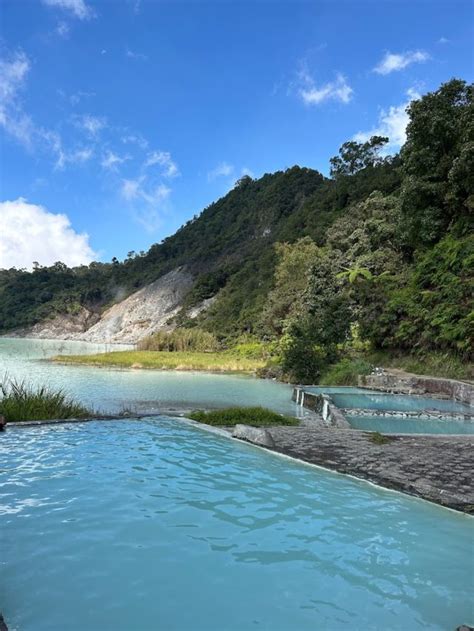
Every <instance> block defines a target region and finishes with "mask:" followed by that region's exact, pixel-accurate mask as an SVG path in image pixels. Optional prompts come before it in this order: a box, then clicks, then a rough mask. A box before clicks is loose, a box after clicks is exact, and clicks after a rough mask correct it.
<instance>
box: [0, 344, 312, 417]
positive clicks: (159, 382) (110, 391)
mask: <svg viewBox="0 0 474 631" xmlns="http://www.w3.org/2000/svg"><path fill="white" fill-rule="evenodd" d="M114 348H115V347H114ZM105 350H111V349H110V346H108V347H106V346H105V345H98V344H88V343H86V342H70V341H69V342H64V341H58V340H28V339H6V338H0V377H3V375H4V373H5V372H6V373H8V374H9V375H10V376H12V377H16V378H18V379H20V380H21V379H26V380H27V381H28V383H33V384H39V385H44V384H47V385H51V386H53V387H54V388H64V389H65V390H66V391H67V392H69V393H70V394H71V395H73V396H74V397H77V399H79V401H81V402H82V403H85V404H86V405H88V406H91V407H93V408H95V409H97V410H99V411H103V412H107V413H111V414H114V413H117V412H120V411H121V410H122V409H123V408H126V409H129V410H133V411H136V412H137V413H142V412H156V411H161V410H171V409H173V410H176V411H181V410H189V409H195V408H219V407H226V406H233V405H237V406H240V405H246V406H253V405H261V406H264V407H268V408H271V409H272V410H275V411H276V412H280V413H282V414H291V415H294V416H298V417H304V416H307V415H308V414H309V413H308V411H307V410H305V409H304V408H302V407H301V406H297V405H296V403H294V402H293V401H292V400H291V394H292V386H289V385H287V384H282V383H278V382H275V381H271V380H269V379H257V378H256V377H251V376H247V375H222V374H211V373H203V372H178V371H171V370H170V371H161V370H132V369H114V368H96V367H93V366H70V365H68V366H64V365H61V364H55V363H54V362H51V361H47V359H48V358H49V357H51V356H53V355H58V354H68V353H70V354H71V353H77V354H79V353H84V354H87V353H96V352H100V351H105Z"/></svg>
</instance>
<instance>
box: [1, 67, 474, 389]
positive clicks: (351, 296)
mask: <svg viewBox="0 0 474 631" xmlns="http://www.w3.org/2000/svg"><path fill="white" fill-rule="evenodd" d="M407 113H408V117H409V123H408V126H407V130H406V136H407V140H406V143H405V145H404V146H403V147H402V148H401V150H400V152H399V153H398V154H396V155H387V152H386V149H387V141H388V139H387V138H384V137H380V136H374V137H372V138H370V139H369V140H368V141H367V142H362V143H359V142H355V141H349V142H346V143H344V144H343V145H342V147H341V148H340V150H339V154H338V155H337V156H335V157H334V158H332V159H331V161H330V163H331V171H330V177H329V178H326V177H324V176H323V175H321V174H320V173H318V172H316V171H313V170H311V169H307V168H300V167H296V166H295V167H292V168H290V169H287V170H286V171H284V172H277V173H274V174H265V175H264V176H263V177H262V178H260V179H258V180H253V179H252V178H250V177H248V176H246V177H244V178H242V179H241V180H240V181H239V182H238V183H237V184H236V186H235V188H234V189H233V190H232V191H230V192H229V193H228V194H227V195H226V196H225V197H223V198H222V199H220V200H218V201H217V202H215V203H214V204H211V205H210V206H209V207H208V208H206V209H205V210H204V211H203V212H202V213H201V215H199V216H198V217H195V218H194V219H192V220H191V221H189V222H187V224H186V225H185V226H183V227H182V228H180V229H179V230H178V231H177V232H176V234H174V235H173V236H171V237H169V238H167V239H165V240H164V241H163V242H162V243H159V244H155V245H153V246H152V247H151V248H150V250H149V251H148V252H147V253H140V254H138V255H137V254H136V253H134V252H130V253H129V256H128V257H127V259H126V260H125V261H124V262H122V263H120V262H119V261H117V260H115V259H114V260H112V262H111V263H107V264H102V263H92V264H91V265H89V266H82V267H78V268H74V269H69V268H67V267H66V266H65V265H63V264H62V263H57V264H56V265H54V266H51V267H48V268H46V267H41V266H36V269H35V270H34V271H33V272H32V273H28V272H26V271H22V270H15V269H10V270H0V332H6V331H8V330H11V329H12V328H14V327H22V326H27V325H30V324H33V323H35V322H37V321H38V320H41V319H44V318H47V317H52V316H54V315H55V314H56V313H65V312H66V313H77V312H78V311H79V310H81V309H83V308H87V309H88V310H89V311H90V312H101V311H102V310H103V309H105V308H106V307H107V306H108V305H110V304H112V303H113V302H115V301H117V300H119V299H121V298H123V297H125V296H126V295H128V294H130V293H132V292H134V291H136V290H137V289H138V288H139V287H141V286H143V285H144V284H146V283H149V282H151V281H154V280H156V279H157V278H158V277H160V276H161V275H162V274H164V273H166V272H169V271H170V270H171V269H174V268H176V267H178V266H181V265H184V266H187V269H189V270H192V272H193V274H194V276H195V282H194V285H193V287H192V289H191V290H190V292H189V293H188V295H187V296H186V298H185V301H184V304H183V308H182V309H181V312H180V313H179V314H178V315H177V316H176V317H175V318H174V321H173V323H172V324H174V325H177V326H178V327H179V329H180V331H181V332H180V333H177V334H176V339H174V341H173V340H171V338H170V337H169V335H165V336H164V337H163V335H162V334H159V335H157V336H152V338H150V339H149V340H148V341H146V342H144V343H143V344H144V345H145V346H144V348H145V347H146V348H148V349H156V350H158V351H166V350H169V351H172V352H171V353H168V354H166V355H163V356H160V355H159V354H157V355H150V356H142V357H141V358H140V359H128V360H127V361H125V360H121V361H125V363H118V364H117V363H115V362H116V361H118V359H119V358H118V354H115V353H114V354H113V355H112V354H109V355H110V357H108V355H105V356H103V358H102V359H100V360H99V359H97V360H96V363H97V364H105V365H131V364H133V363H137V364H142V365H143V366H144V367H150V368H152V367H155V368H176V367H178V366H179V367H181V368H183V369H188V370H189V369H197V370H214V369H217V370H228V368H227V367H226V366H228V365H229V363H230V364H235V363H236V360H235V359H234V358H231V356H230V355H229V354H228V353H229V349H230V348H234V349H235V348H236V347H237V346H238V345H239V344H240V341H239V338H240V337H241V336H242V335H245V336H249V339H251V340H252V341H250V342H246V343H244V345H245V344H247V351H249V352H250V353H251V352H253V351H256V352H259V351H260V350H261V349H262V348H263V349H268V348H270V349H271V350H270V353H269V357H260V358H257V357H247V359H248V360H249V361H250V360H252V361H253V360H254V362H255V363H254V364H253V365H252V366H251V368H250V370H255V369H257V368H259V367H260V368H261V369H263V367H264V366H265V365H266V364H268V363H270V364H271V369H272V370H273V371H274V372H273V374H275V375H276V376H283V377H284V378H286V379H288V380H290V381H297V382H313V383H314V382H317V381H319V380H321V379H322V380H325V381H328V380H330V379H331V380H333V379H335V380H339V382H342V383H350V382H351V381H353V380H354V375H355V374H356V370H355V367H354V365H353V362H354V361H358V360H359V358H362V361H366V362H367V363H368V364H375V365H380V364H382V365H383V366H394V365H396V364H397V362H398V363H399V364H400V366H399V367H401V368H405V369H406V370H409V371H414V372H418V373H419V372H422V373H429V374H438V375H440V376H449V377H458V378H459V377H460V378H469V376H468V373H469V370H470V369H469V365H472V364H470V362H472V357H473V355H472V352H473V348H474V332H473V313H472V290H473V285H474V275H473V274H474V272H473V270H474V235H473V230H472V228H473V223H472V218H473V212H472V211H473V209H474V177H473V173H474V136H473V133H474V132H473V130H474V86H473V85H470V84H467V83H466V82H464V81H461V80H458V79H452V80H451V81H449V82H447V83H445V84H443V85H442V86H441V87H440V88H439V89H438V90H436V91H435V92H432V93H428V94H426V95H425V96H423V97H422V98H420V99H417V100H415V101H413V102H412V103H411V104H410V105H409V107H408V110H407ZM209 298H213V302H212V304H211V305H210V306H209V308H208V309H207V310H204V311H202V312H201V313H199V315H198V316H197V317H195V318H193V319H191V318H190V317H189V313H190V309H191V308H193V307H196V306H198V305H200V303H201V302H202V301H203V300H207V299H209ZM190 329H196V333H195V334H194V335H193V334H191V333H189V330H190ZM182 331H185V332H184V333H183V332H182ZM204 332H207V333H208V334H209V335H210V337H209V338H206V337H205V336H204ZM262 343H263V344H262ZM248 344H250V346H251V345H252V344H257V347H254V349H253V351H251V349H250V348H249V347H248ZM260 345H261V346H260ZM218 349H223V350H222V352H219V355H218V356H216V357H214V358H212V354H213V353H215V351H216V350H218ZM174 351H185V354H186V353H189V354H191V355H193V354H194V352H195V351H199V352H200V351H212V352H210V353H208V352H205V353H203V355H204V357H203V358H202V360H201V359H200V360H199V361H198V362H197V363H193V361H192V360H191V358H190V357H187V358H186V357H183V358H178V357H177V356H176V355H175V353H174ZM241 351H242V352H236V351H235V350H234V354H235V355H236V356H237V357H238V358H239V362H237V363H243V349H241ZM150 352H153V351H150ZM265 352H266V350H265ZM372 356H374V357H375V358H377V357H380V358H381V361H378V360H377V359H375V360H372ZM222 357H224V364H223V365H222V364H221V360H222ZM275 357H277V358H278V360H279V367H275V365H274V364H275V363H276V360H275ZM406 357H413V358H414V360H413V361H412V360H411V359H409V360H407V361H406V362H405V359H404V358H406ZM434 357H444V358H445V359H444V360H442V361H441V362H438V361H435V360H432V359H431V358H434ZM105 358H107V359H105ZM397 358H400V360H399V359H397ZM78 361H80V362H81V363H87V361H88V360H86V359H84V358H80V359H78ZM341 361H342V362H343V363H342V365H341V364H340V362H341ZM344 362H345V363H344ZM146 363H147V365H146ZM402 364H404V365H402ZM216 365H217V366H218V367H217V368H216ZM463 366H464V368H463ZM328 367H329V368H328ZM359 368H360V369H362V370H365V369H366V368H364V367H363V366H362V365H359ZM240 369H241V366H240V365H239V366H238V367H237V370H240ZM243 370H246V369H245V368H244V369H243ZM328 370H329V371H330V374H329V375H327V374H326V375H324V373H325V372H326V373H327V372H328ZM331 371H332V374H331ZM466 373H467V374H466ZM270 374H272V372H270ZM333 383H334V382H333Z"/></svg>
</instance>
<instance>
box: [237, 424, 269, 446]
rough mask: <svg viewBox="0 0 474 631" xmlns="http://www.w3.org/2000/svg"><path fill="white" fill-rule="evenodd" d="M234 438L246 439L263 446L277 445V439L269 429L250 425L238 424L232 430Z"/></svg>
mask: <svg viewBox="0 0 474 631" xmlns="http://www.w3.org/2000/svg"><path fill="white" fill-rule="evenodd" d="M232 437H233V438H238V439H239V440H246V441H247V442H249V443H253V444H254V445H260V446H261V447H269V448H273V447H275V441H274V440H273V436H272V435H271V434H270V432H269V431H268V429H264V428H262V427H251V426H250V425H242V424H237V425H236V426H235V427H234V431H233V432H232Z"/></svg>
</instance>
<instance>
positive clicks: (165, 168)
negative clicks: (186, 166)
mask: <svg viewBox="0 0 474 631" xmlns="http://www.w3.org/2000/svg"><path fill="white" fill-rule="evenodd" d="M155 165H159V166H160V167H162V171H161V174H162V175H163V176H164V177H176V176H177V175H179V169H178V167H177V165H176V163H175V162H174V161H173V159H172V158H171V154H170V153H169V152H168V151H152V152H151V153H149V154H148V156H147V158H146V160H145V162H144V164H143V166H144V168H145V169H147V168H149V167H152V166H155Z"/></svg>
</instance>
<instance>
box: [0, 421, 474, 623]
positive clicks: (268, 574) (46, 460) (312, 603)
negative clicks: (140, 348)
mask: <svg viewBox="0 0 474 631" xmlns="http://www.w3.org/2000/svg"><path fill="white" fill-rule="evenodd" d="M0 463H1V464H0V529H1V533H2V546H1V557H2V559H1V560H2V580H1V582H0V603H1V608H2V611H3V613H4V615H5V617H6V620H7V623H8V624H9V625H10V628H11V629H17V630H18V631H56V630H57V631H64V630H66V629H67V630H68V631H76V630H77V631H79V630H80V631H84V630H85V629H87V630H88V631H89V630H90V631H96V630H97V631H99V630H100V631H108V630H110V631H112V630H113V631H125V630H127V631H131V630H134V631H135V630H137V631H151V630H153V631H160V630H166V631H169V630H176V631H190V630H192V631H199V630H202V631H204V630H205V631H213V630H216V631H226V630H228V631H246V630H250V629H265V630H272V631H273V630H276V631H278V630H280V631H290V630H291V631H305V630H311V631H314V630H315V629H319V630H321V631H326V630H331V631H333V630H339V629H345V628H347V629H356V630H362V629H363V630H364V631H365V630H366V629H372V630H379V629H390V630H396V629H400V630H403V631H406V630H410V631H418V630H421V629H423V630H426V629H430V630H440V631H441V630H443V631H452V630H453V629H455V628H456V626H458V625H459V624H461V623H469V622H472V621H473V619H474V616H473V611H472V605H471V602H472V601H471V596H472V587H473V568H472V554H473V524H474V522H473V520H472V518H469V517H467V516H465V515H461V514H456V513H454V512H452V511H448V510H446V509H443V508H440V507H437V506H435V505H432V504H429V503H427V502H423V501H419V500H416V499H414V498H410V497H407V496H404V495H401V494H398V493H393V492H390V491H384V490H383V489H379V488H377V487H374V486H371V485H369V484H367V483H364V482H362V481H357V480H354V479H351V478H347V477H345V476H340V475H337V474H333V473H330V472H328V471H324V470H319V469H314V468H312V467H308V466H304V465H302V464H300V463H296V462H292V461H289V460H286V459H282V458H279V457H278V456H276V455H273V454H269V453H266V452H263V451H260V450H257V449H256V448H253V447H251V446H248V445H245V444H240V443H237V442H236V441H230V440H228V439H226V438H223V437H220V436H215V435H212V434H209V433H207V432H205V431H203V430H200V429H196V428H194V427H189V426H187V425H185V424H183V423H182V422H181V421H176V420H171V419H166V418H162V419H160V420H151V419H149V420H140V421H138V420H127V421H110V422H103V423H97V422H93V423H85V424H72V425H63V426H48V427H46V426H45V427H35V428H13V427H12V428H9V429H7V431H6V432H5V433H4V435H3V436H0Z"/></svg>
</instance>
